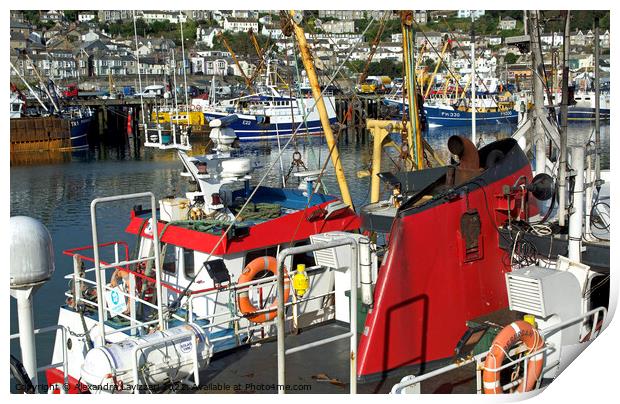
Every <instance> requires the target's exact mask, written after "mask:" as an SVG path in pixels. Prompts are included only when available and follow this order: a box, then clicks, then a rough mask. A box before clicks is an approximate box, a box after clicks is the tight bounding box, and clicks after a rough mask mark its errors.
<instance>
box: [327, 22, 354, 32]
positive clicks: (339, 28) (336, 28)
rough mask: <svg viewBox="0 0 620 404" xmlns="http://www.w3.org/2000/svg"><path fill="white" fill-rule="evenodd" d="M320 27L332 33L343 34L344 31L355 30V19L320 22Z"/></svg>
mask: <svg viewBox="0 0 620 404" xmlns="http://www.w3.org/2000/svg"><path fill="white" fill-rule="evenodd" d="M320 28H321V29H323V31H325V32H329V33H332V34H343V33H346V32H355V21H353V20H338V21H328V22H324V23H321V26H320Z"/></svg>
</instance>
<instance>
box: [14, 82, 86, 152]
mask: <svg viewBox="0 0 620 404" xmlns="http://www.w3.org/2000/svg"><path fill="white" fill-rule="evenodd" d="M26 105H27V104H26V99H25V97H23V96H21V95H20V94H19V93H18V92H12V93H11V103H10V117H11V150H14V151H18V150H61V149H63V150H72V151H76V150H83V149H85V148H88V132H89V129H90V127H91V124H92V121H93V112H92V110H91V109H90V108H62V109H61V110H59V112H57V113H53V114H52V113H50V112H49V110H47V109H46V110H43V109H41V110H38V112H34V113H33V112H32V111H29V112H28V114H26V111H27V109H26ZM46 108H47V107H46Z"/></svg>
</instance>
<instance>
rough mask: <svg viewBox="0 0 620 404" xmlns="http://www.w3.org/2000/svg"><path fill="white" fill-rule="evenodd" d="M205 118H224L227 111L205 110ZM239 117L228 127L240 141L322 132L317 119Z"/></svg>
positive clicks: (334, 122) (332, 119)
mask: <svg viewBox="0 0 620 404" xmlns="http://www.w3.org/2000/svg"><path fill="white" fill-rule="evenodd" d="M204 114H205V119H206V120H207V121H211V120H213V119H219V118H224V117H226V116H228V115H230V114H229V113H225V112H205V113H204ZM237 115H238V116H239V119H238V120H237V121H235V122H233V123H232V124H231V125H230V127H231V128H232V129H233V130H234V131H235V133H236V134H237V137H239V140H241V141H252V140H273V139H277V138H278V137H290V136H291V135H293V134H294V133H296V134H298V135H300V136H303V135H320V134H322V133H323V126H322V125H321V121H320V120H319V119H316V120H307V121H306V123H304V122H303V118H302V117H299V120H295V121H292V120H291V119H290V116H289V117H288V119H287V120H285V121H280V122H278V121H277V120H276V121H272V122H268V121H266V120H265V117H264V116H262V115H243V114H237ZM336 122H337V119H336V118H335V117H333V118H330V119H329V123H330V124H331V125H334V124H336Z"/></svg>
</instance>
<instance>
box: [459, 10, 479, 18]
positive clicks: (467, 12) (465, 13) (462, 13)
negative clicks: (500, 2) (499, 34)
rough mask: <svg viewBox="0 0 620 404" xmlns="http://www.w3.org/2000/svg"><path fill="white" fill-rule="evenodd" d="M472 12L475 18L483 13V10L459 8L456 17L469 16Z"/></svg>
mask: <svg viewBox="0 0 620 404" xmlns="http://www.w3.org/2000/svg"><path fill="white" fill-rule="evenodd" d="M472 14H473V16H474V20H477V19H478V18H480V17H482V16H483V15H484V10H459V11H458V13H457V14H456V16H457V17H458V18H471V16H472Z"/></svg>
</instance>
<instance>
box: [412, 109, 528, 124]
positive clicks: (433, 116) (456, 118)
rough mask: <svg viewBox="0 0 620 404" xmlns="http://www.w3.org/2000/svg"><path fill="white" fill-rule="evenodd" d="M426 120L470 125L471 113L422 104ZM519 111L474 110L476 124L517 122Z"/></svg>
mask: <svg viewBox="0 0 620 404" xmlns="http://www.w3.org/2000/svg"><path fill="white" fill-rule="evenodd" d="M424 115H425V116H426V122H427V123H428V124H429V125H431V126H467V125H471V120H472V113H471V112H469V111H460V110H458V109H456V108H453V107H451V106H447V105H440V106H424ZM518 120H519V113H518V112H517V111H515V110H514V109H509V110H505V111H493V112H476V125H483V124H495V125H503V124H507V123H517V122H518Z"/></svg>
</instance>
